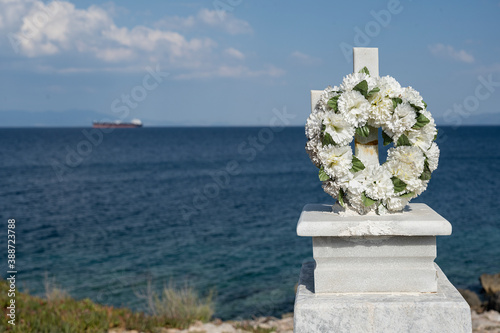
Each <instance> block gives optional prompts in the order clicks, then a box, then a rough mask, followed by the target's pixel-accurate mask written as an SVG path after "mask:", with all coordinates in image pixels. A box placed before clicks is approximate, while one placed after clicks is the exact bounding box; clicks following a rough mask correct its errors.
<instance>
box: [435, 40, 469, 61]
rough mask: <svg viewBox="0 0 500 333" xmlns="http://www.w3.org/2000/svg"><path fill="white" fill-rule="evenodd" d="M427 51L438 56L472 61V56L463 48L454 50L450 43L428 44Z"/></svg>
mask: <svg viewBox="0 0 500 333" xmlns="http://www.w3.org/2000/svg"><path fill="white" fill-rule="evenodd" d="M429 51H431V53H432V54H433V55H434V56H436V57H440V58H445V59H453V60H456V61H461V62H466V63H473V62H474V56H473V55H472V54H470V53H467V52H466V51H465V50H455V49H454V48H453V46H451V45H444V44H441V43H438V44H433V45H429Z"/></svg>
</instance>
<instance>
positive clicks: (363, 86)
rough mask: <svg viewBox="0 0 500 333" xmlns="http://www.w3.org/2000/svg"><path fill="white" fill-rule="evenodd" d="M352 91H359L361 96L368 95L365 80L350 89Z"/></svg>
mask: <svg viewBox="0 0 500 333" xmlns="http://www.w3.org/2000/svg"><path fill="white" fill-rule="evenodd" d="M352 90H356V91H359V92H360V93H361V95H363V96H365V97H366V95H367V94H368V82H366V80H363V81H361V82H360V83H358V84H357V85H355V86H354V88H352Z"/></svg>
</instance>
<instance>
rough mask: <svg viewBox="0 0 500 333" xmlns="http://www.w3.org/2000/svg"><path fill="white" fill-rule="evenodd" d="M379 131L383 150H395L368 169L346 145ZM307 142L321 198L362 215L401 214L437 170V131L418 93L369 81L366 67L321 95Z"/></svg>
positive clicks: (389, 82) (390, 81) (382, 79)
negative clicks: (331, 199)
mask: <svg viewBox="0 0 500 333" xmlns="http://www.w3.org/2000/svg"><path fill="white" fill-rule="evenodd" d="M379 127H381V128H382V138H383V140H384V146H386V145H388V144H391V143H393V144H394V146H393V147H391V148H389V150H388V153H387V161H386V162H385V163H383V164H382V165H378V164H376V165H372V164H368V163H367V162H366V161H365V162H363V161H362V160H360V159H359V158H358V157H356V156H354V155H353V153H352V148H351V145H350V144H351V142H352V141H353V138H354V135H355V134H358V135H359V136H363V137H368V136H369V135H370V131H373V130H377V131H378V128H379ZM306 136H307V138H308V142H307V144H306V151H307V153H308V154H309V157H310V158H311V161H312V162H313V163H314V164H315V165H316V166H317V167H318V168H319V169H320V170H319V179H320V180H321V181H322V182H323V189H324V190H325V192H326V193H328V194H330V195H331V196H332V197H334V198H337V199H338V201H339V203H340V204H341V205H342V206H343V207H347V208H351V209H354V210H355V211H357V212H358V213H360V214H366V213H368V212H369V211H376V212H377V213H378V214H384V213H386V212H396V211H401V210H402V209H403V208H404V207H405V206H406V204H407V203H408V202H409V201H410V200H411V199H412V198H415V197H417V196H418V195H420V194H421V193H422V192H423V191H424V190H425V189H426V188H427V183H428V182H429V179H431V173H432V172H433V171H434V170H436V168H437V166H438V160H439V148H438V146H437V144H436V143H435V142H434V141H435V140H436V137H437V130H436V125H435V122H434V119H433V118H432V115H431V113H430V112H429V111H427V104H426V103H425V102H424V101H423V100H422V97H421V96H420V94H419V92H418V91H416V90H415V89H413V88H411V87H407V88H402V87H401V85H400V84H399V83H398V82H397V81H396V80H395V79H394V78H393V77H390V76H384V77H372V76H370V73H369V72H368V69H367V68H366V67H365V68H363V69H362V70H361V71H360V72H359V73H353V74H350V75H348V76H346V77H345V78H344V80H343V82H342V84H341V85H340V87H336V86H335V87H333V88H332V87H327V88H326V89H325V90H324V91H323V92H322V94H321V97H320V99H319V101H318V103H317V104H316V107H315V108H314V110H313V111H312V113H311V115H310V116H309V118H308V119H307V123H306ZM365 164H366V165H365Z"/></svg>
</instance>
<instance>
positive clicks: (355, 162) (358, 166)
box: [351, 155, 365, 172]
mask: <svg viewBox="0 0 500 333" xmlns="http://www.w3.org/2000/svg"><path fill="white" fill-rule="evenodd" d="M364 168H365V165H364V164H363V162H361V160H360V159H359V158H357V157H356V156H354V155H353V156H352V168H351V171H352V172H358V171H361V170H363V169H364Z"/></svg>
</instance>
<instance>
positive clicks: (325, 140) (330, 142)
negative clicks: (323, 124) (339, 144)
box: [321, 132, 335, 146]
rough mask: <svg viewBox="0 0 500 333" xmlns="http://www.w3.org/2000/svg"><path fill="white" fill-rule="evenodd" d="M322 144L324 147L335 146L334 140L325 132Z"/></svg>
mask: <svg viewBox="0 0 500 333" xmlns="http://www.w3.org/2000/svg"><path fill="white" fill-rule="evenodd" d="M321 143H322V144H323V146H327V145H334V144H335V141H333V138H332V136H331V135H330V134H328V133H326V132H325V133H323V140H321Z"/></svg>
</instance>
